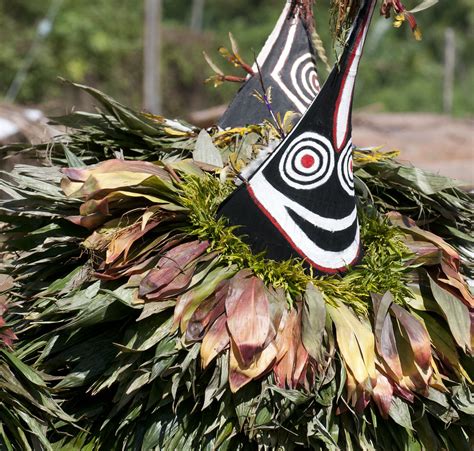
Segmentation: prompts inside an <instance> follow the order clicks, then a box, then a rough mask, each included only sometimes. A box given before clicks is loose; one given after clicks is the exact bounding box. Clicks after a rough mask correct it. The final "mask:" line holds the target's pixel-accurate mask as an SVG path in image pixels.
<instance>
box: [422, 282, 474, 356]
mask: <svg viewBox="0 0 474 451" xmlns="http://www.w3.org/2000/svg"><path fill="white" fill-rule="evenodd" d="M428 277H429V279H430V286H431V292H432V293H433V296H434V298H435V300H436V302H437V303H438V305H439V306H440V307H441V310H442V311H443V315H444V317H445V318H446V321H447V322H448V325H449V328H450V330H451V333H452V334H453V337H454V339H455V340H456V343H457V344H458V345H459V346H460V347H461V348H462V349H463V350H464V351H466V350H468V349H470V348H471V320H470V316H469V309H468V308H467V306H466V305H464V304H463V302H462V301H461V300H460V299H458V298H457V297H456V296H454V295H452V294H451V293H450V292H449V291H447V290H445V289H444V288H442V287H441V286H440V285H438V284H437V283H436V282H435V280H434V279H432V277H431V276H429V275H428Z"/></svg>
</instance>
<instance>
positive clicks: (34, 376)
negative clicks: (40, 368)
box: [0, 349, 46, 387]
mask: <svg viewBox="0 0 474 451" xmlns="http://www.w3.org/2000/svg"><path fill="white" fill-rule="evenodd" d="M0 352H1V353H2V355H3V356H4V357H5V358H6V359H7V360H8V361H9V362H10V363H11V364H12V366H13V367H14V368H15V369H16V370H17V371H18V372H19V373H20V375H21V376H23V377H25V378H26V379H27V380H29V381H30V382H31V383H33V384H34V385H37V386H38V387H46V383H45V382H44V380H43V379H42V378H41V377H40V376H39V374H38V373H37V372H36V371H34V370H33V369H32V368H30V367H29V366H28V365H26V364H24V363H23V362H22V361H21V360H20V359H18V358H17V357H16V356H15V355H14V354H13V353H11V352H8V351H7V350H5V349H0Z"/></svg>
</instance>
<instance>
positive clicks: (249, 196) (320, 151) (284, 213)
mask: <svg viewBox="0 0 474 451" xmlns="http://www.w3.org/2000/svg"><path fill="white" fill-rule="evenodd" d="M375 3H376V0H365V1H363V4H362V6H361V9H360V11H359V13H358V15H357V17H356V19H355V21H354V24H353V26H352V30H351V32H350V34H349V38H348V42H347V44H346V47H345V49H344V52H343V54H342V56H341V58H340V61H339V64H338V65H336V67H335V68H334V69H333V71H332V72H331V74H330V75H329V77H328V79H327V81H326V83H325V84H324V86H323V88H322V89H321V91H320V93H319V95H318V96H317V97H316V99H315V100H314V101H313V102H312V104H311V106H310V107H309V109H308V110H307V111H306V113H305V114H304V115H303V117H302V118H301V119H300V121H299V122H298V124H297V125H296V126H295V127H294V129H293V130H292V132H291V133H290V134H289V135H288V136H287V137H286V138H285V139H284V140H283V141H282V142H281V143H280V145H279V146H278V147H277V148H276V149H275V150H274V151H273V153H272V154H271V155H270V156H269V157H268V158H267V159H266V160H265V161H264V162H263V163H262V165H261V166H260V167H259V168H258V169H257V171H256V172H255V173H254V174H253V175H252V176H251V177H250V178H249V180H248V181H247V183H245V184H243V185H241V186H240V187H239V188H237V190H236V191H235V192H234V193H233V194H232V195H231V196H229V198H227V199H226V200H225V201H224V203H223V204H222V205H221V207H220V209H219V212H218V214H219V215H222V216H225V217H227V218H228V220H229V222H230V224H231V225H236V226H240V227H239V228H238V229H237V233H239V234H242V236H243V238H244V239H245V240H246V241H247V242H248V243H249V244H250V245H251V247H252V248H253V250H254V251H257V252H258V251H265V252H266V255H267V257H268V258H271V259H274V260H284V259H288V258H290V257H294V256H299V257H302V258H303V259H305V261H306V263H307V264H308V265H310V266H312V267H313V268H314V269H315V270H316V271H318V272H320V273H338V272H344V271H346V269H347V268H348V266H351V265H354V264H356V263H357V262H358V261H359V259H360V257H361V243H360V234H359V224H358V219H357V208H356V198H355V194H354V179H353V172H352V139H351V134H352V133H351V131H352V125H351V116H352V113H351V112H352V98H353V92H354V83H355V78H356V73H357V68H358V65H359V60H360V57H361V55H362V48H363V45H364V41H365V37H366V34H367V30H368V27H369V23H370V19H371V16H372V13H373V10H374V6H375Z"/></svg>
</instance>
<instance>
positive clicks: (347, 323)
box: [327, 302, 376, 385]
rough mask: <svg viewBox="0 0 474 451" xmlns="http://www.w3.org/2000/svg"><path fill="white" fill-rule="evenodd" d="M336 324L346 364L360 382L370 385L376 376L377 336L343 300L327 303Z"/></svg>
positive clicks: (338, 339) (340, 347)
mask: <svg viewBox="0 0 474 451" xmlns="http://www.w3.org/2000/svg"><path fill="white" fill-rule="evenodd" d="M327 309H328V312H329V314H330V316H331V319H332V320H333V322H334V324H335V326H336V337H337V342H338V344H339V349H340V351H341V354H342V357H343V359H344V362H345V364H346V365H347V367H348V368H349V369H350V371H351V372H352V374H353V376H354V378H355V380H356V381H357V382H358V383H359V384H363V385H368V384H371V381H374V380H375V378H376V372H375V338H374V335H373V333H372V331H371V329H370V328H369V326H368V325H367V324H365V323H363V322H361V321H360V320H359V318H357V316H356V315H355V314H354V313H353V312H352V310H350V309H349V308H348V307H347V306H346V305H344V304H343V303H342V302H339V303H338V306H337V307H334V306H332V305H330V304H328V305H327Z"/></svg>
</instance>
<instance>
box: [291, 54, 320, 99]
mask: <svg viewBox="0 0 474 451" xmlns="http://www.w3.org/2000/svg"><path fill="white" fill-rule="evenodd" d="M315 66H316V62H315V61H314V58H313V56H312V55H311V54H310V53H306V54H305V55H302V56H300V57H299V58H298V59H297V60H296V61H295V62H294V63H293V66H292V67H291V72H290V77H291V84H292V85H293V87H294V89H295V90H296V92H297V93H298V96H299V98H300V99H301V101H302V102H303V103H305V104H306V105H307V106H308V105H309V104H310V103H311V102H312V101H313V99H314V98H315V97H316V95H317V94H318V92H319V82H318V75H317V74H316V69H315Z"/></svg>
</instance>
